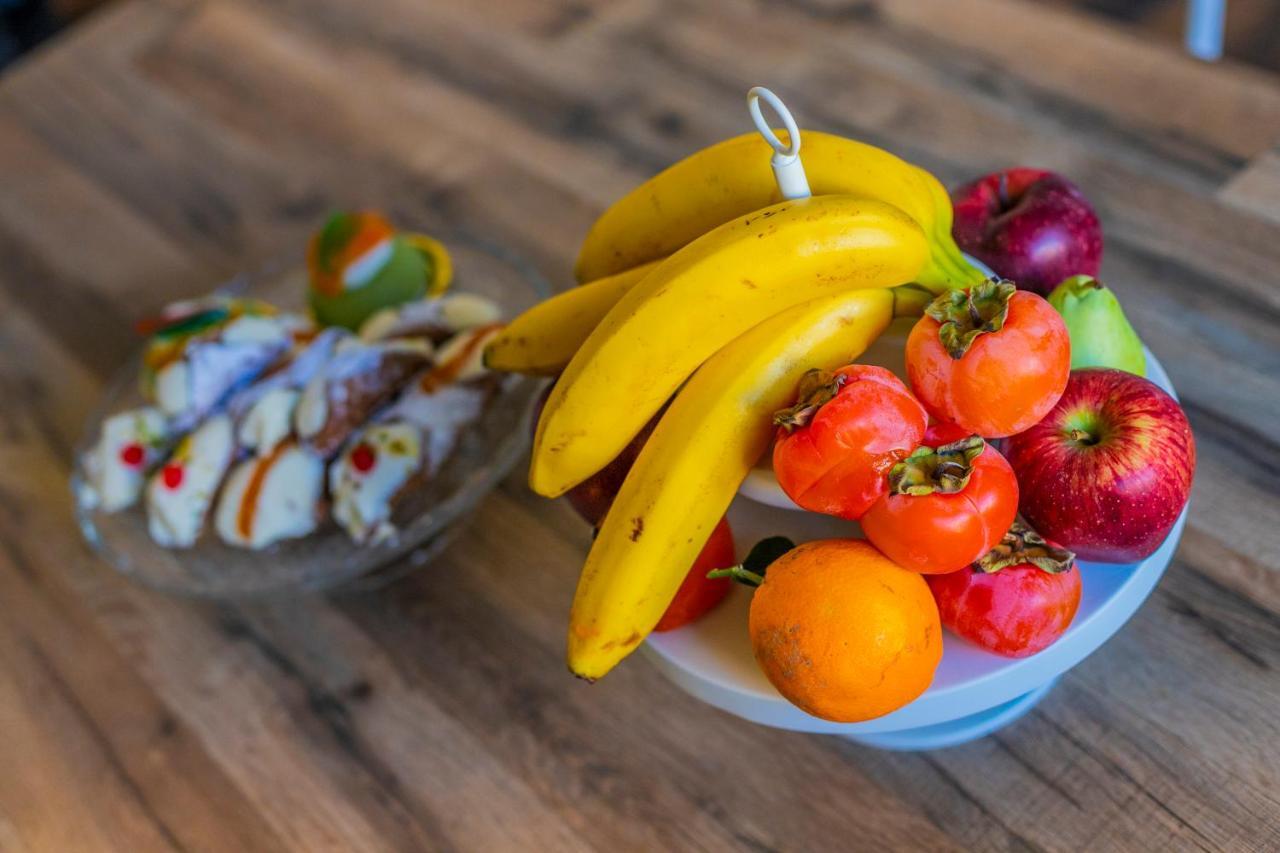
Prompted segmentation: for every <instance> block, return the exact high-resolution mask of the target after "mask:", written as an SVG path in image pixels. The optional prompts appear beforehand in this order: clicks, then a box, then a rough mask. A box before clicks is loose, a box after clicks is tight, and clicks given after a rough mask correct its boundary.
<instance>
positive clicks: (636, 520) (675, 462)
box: [568, 286, 928, 679]
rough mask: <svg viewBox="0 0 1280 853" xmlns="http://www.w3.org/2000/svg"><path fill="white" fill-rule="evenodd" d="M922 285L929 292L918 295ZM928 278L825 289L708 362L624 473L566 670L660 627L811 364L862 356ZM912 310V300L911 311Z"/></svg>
mask: <svg viewBox="0 0 1280 853" xmlns="http://www.w3.org/2000/svg"><path fill="white" fill-rule="evenodd" d="M919 294H923V297H921V296H919ZM895 299H897V300H900V301H901V302H905V303H908V304H907V305H905V306H904V305H901V304H900V305H898V306H897V308H898V309H899V310H898V311H897V313H911V309H914V313H917V314H918V313H919V311H920V309H921V308H922V307H923V305H924V304H926V303H927V302H928V294H927V293H926V292H925V291H923V290H922V289H921V288H915V287H910V286H908V287H904V288H893V289H886V288H877V289H872V290H856V291H848V292H845V293H841V294H838V295H834V296H824V297H821V298H819V299H815V300H812V301H810V302H805V303H803V304H801V305H797V306H793V307H792V308H790V309H788V310H786V311H783V312H782V313H780V314H776V315H774V316H773V317H771V318H770V319H768V320H765V321H764V322H763V323H760V324H759V325H757V326H755V327H754V328H752V329H750V330H749V331H747V332H746V333H745V334H743V335H742V336H740V337H738V338H737V339H735V340H733V341H731V342H730V343H729V344H728V345H726V346H725V347H724V348H723V349H721V350H720V351H719V352H717V353H716V354H715V355H713V356H712V357H711V358H710V359H708V360H707V362H706V363H705V364H703V365H702V367H700V368H699V369H698V372H697V373H695V374H694V375H693V377H692V378H691V379H690V380H689V381H688V383H687V384H686V385H685V386H684V388H682V389H681V390H680V392H679V393H678V394H677V395H676V397H675V399H674V400H673V401H672V403H671V406H670V408H668V409H667V411H666V413H665V414H664V415H663V416H662V419H661V420H660V421H659V422H658V426H657V428H656V429H654V431H653V434H652V435H651V436H649V439H648V441H647V442H646V443H645V445H644V448H643V449H642V450H641V451H640V455H639V457H637V459H636V461H635V464H634V466H633V467H632V468H631V471H630V473H628V474H627V478H626V480H625V481H624V482H623V484H622V488H621V489H620V490H619V491H618V494H617V496H616V497H615V498H614V501H613V506H612V507H611V508H610V510H609V513H608V515H606V516H605V520H604V524H603V526H601V528H600V532H599V535H597V536H596V540H595V542H594V543H593V544H592V546H591V553H590V554H588V555H587V562H586V564H585V565H584V566H583V568H582V575H581V577H580V578H579V580H578V590H577V593H576V594H575V596H574V599H573V608H572V610H571V612H570V615H569V638H568V663H569V668H570V669H571V670H572V671H573V672H574V673H576V674H577V675H580V676H582V677H583V678H589V679H596V678H599V677H601V676H603V675H604V674H605V673H607V672H608V671H609V670H610V669H612V668H613V667H614V665H615V664H617V663H618V662H619V661H620V660H622V659H623V658H624V657H626V656H627V655H628V654H630V653H631V652H632V651H633V650H634V649H635V648H636V647H637V646H638V645H639V644H640V642H641V641H642V640H643V639H644V638H645V637H646V636H647V635H648V634H649V632H650V631H652V630H653V626H654V625H656V624H657V623H658V620H659V619H660V618H661V617H662V614H663V612H664V611H665V610H666V609H667V605H668V604H670V603H671V599H672V598H673V597H674V596H675V594H676V590H677V589H678V588H679V587H680V583H681V581H682V580H683V579H684V576H685V575H686V574H687V573H688V571H689V566H691V565H692V564H693V561H694V559H695V558H696V557H697V555H698V552H699V551H700V550H701V549H702V546H703V544H704V543H705V542H706V540H707V537H708V536H710V534H711V530H712V528H713V527H715V525H716V522H717V521H719V519H720V517H721V516H722V515H723V514H724V512H725V510H726V509H728V508H729V503H730V502H731V501H732V500H733V496H734V494H735V493H736V492H737V490H738V487H739V486H740V485H741V484H742V481H743V479H744V478H745V477H746V476H747V472H748V471H750V470H751V466H752V465H754V464H755V462H756V460H757V459H759V458H760V455H761V454H762V453H764V452H765V450H766V449H767V448H768V446H769V438H770V436H771V435H772V434H773V426H772V416H773V413H774V412H775V411H777V410H778V409H780V408H782V407H784V406H786V405H788V404H790V403H791V402H793V400H792V398H793V397H794V395H795V390H796V384H797V383H798V382H799V380H800V377H801V375H803V374H804V372H805V371H806V370H808V369H809V368H813V367H818V368H825V369H829V370H831V369H835V368H837V367H840V366H842V365H845V364H848V363H849V362H851V361H853V360H854V359H856V358H857V357H858V356H859V355H861V354H862V352H863V351H864V350H865V349H866V348H867V347H868V346H869V345H870V344H871V342H872V341H874V340H875V339H876V338H877V337H879V335H880V333H881V332H883V331H884V329H885V327H886V326H888V325H889V321H890V320H891V319H893V317H894V315H895ZM904 309H905V310H904Z"/></svg>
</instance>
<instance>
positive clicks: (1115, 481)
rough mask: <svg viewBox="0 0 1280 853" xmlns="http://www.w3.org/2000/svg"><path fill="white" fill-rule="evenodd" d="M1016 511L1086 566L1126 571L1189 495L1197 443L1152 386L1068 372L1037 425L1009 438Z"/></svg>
mask: <svg viewBox="0 0 1280 853" xmlns="http://www.w3.org/2000/svg"><path fill="white" fill-rule="evenodd" d="M1005 457H1006V458H1007V459H1008V460H1009V464H1010V465H1012V466H1013V470H1014V473H1015V474H1017V476H1018V489H1019V493H1020V500H1019V509H1020V510H1021V511H1022V514H1023V516H1024V517H1025V518H1026V519H1027V521H1028V522H1029V523H1030V524H1031V526H1032V527H1034V528H1035V529H1036V530H1037V531H1039V532H1040V534H1041V535H1043V536H1044V537H1045V538H1046V539H1049V540H1052V541H1053V542H1056V543H1057V544H1059V545H1061V546H1062V547H1064V548H1067V549H1069V550H1071V551H1075V552H1076V555H1077V556H1079V557H1080V558H1081V559H1083V560H1100V561H1103V562H1107V563H1132V562H1135V561H1137V560H1141V559H1143V558H1145V557H1148V556H1150V555H1151V553H1152V552H1153V551H1155V550H1156V549H1157V548H1159V547H1160V543H1161V542H1163V541H1164V540H1165V537H1166V536H1168V535H1169V530H1170V529H1171V528H1172V527H1173V523H1174V522H1175V521H1177V519H1178V515H1179V514H1180V513H1181V512H1182V508H1183V507H1184V506H1186V504H1187V497H1188V495H1189V494H1190V492H1191V478H1192V476H1193V475H1194V474H1195V469H1196V443H1195V439H1194V437H1193V436H1192V435H1191V425H1190V424H1188V423H1187V417H1186V415H1185V414H1183V412H1182V407H1181V406H1179V405H1178V403H1177V402H1176V401H1175V400H1174V399H1173V398H1172V397H1170V396H1169V395H1168V394H1166V393H1165V392H1164V391H1163V390H1161V389H1160V387H1159V386H1157V385H1156V384H1155V383H1153V382H1151V381H1149V380H1147V379H1143V378H1142V377H1141V376H1135V375H1134V374H1132V373H1126V372H1125V371H1123V370H1114V369H1111V368H1106V367H1091V368H1086V369H1084V370H1074V371H1072V372H1071V378H1070V380H1068V382H1067V390H1066V391H1065V392H1064V393H1063V395H1062V398H1061V399H1060V400H1058V404H1057V405H1056V406H1054V407H1053V410H1052V411H1050V412H1049V414H1048V415H1047V416H1046V417H1045V419H1044V420H1042V421H1041V422H1040V423H1038V424H1036V425H1035V426H1033V427H1032V428H1031V429H1029V430H1027V431H1026V432H1024V433H1020V434H1018V435H1015V436H1013V437H1012V438H1010V439H1008V444H1007V448H1006V450H1005Z"/></svg>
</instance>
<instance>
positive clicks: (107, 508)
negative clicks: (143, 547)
mask: <svg viewBox="0 0 1280 853" xmlns="http://www.w3.org/2000/svg"><path fill="white" fill-rule="evenodd" d="M168 440H169V425H168V422H167V421H166V420H165V417H164V415H163V414H161V412H160V410H159V409H156V408H153V407H151V406H147V407H144V408H141V409H134V410H132V411H128V412H121V413H120V414H117V415H112V416H111V417H109V418H107V419H106V420H105V421H103V422H102V433H101V435H99V437H98V443H97V444H95V445H94V446H93V447H92V448H91V449H90V450H89V451H88V453H86V454H85V456H84V460H83V464H84V471H85V475H86V478H87V482H86V484H85V485H86V489H85V491H84V492H83V493H82V494H81V499H82V500H83V501H84V502H85V504H86V505H87V506H91V507H98V508H100V509H102V511H103V512H118V511H120V510H122V509H126V508H128V507H130V506H132V505H133V504H134V502H135V501H137V499H138V496H139V495H140V494H141V493H142V487H143V484H144V483H145V482H146V476H147V472H149V471H150V470H151V469H152V468H153V467H154V466H155V464H156V462H158V461H159V460H160V457H161V454H162V453H163V451H164V448H165V445H166V444H167V443H168ZM131 445H136V446H137V447H138V448H139V449H140V450H141V452H142V457H141V459H139V460H138V462H137V464H133V465H130V464H127V463H126V462H125V461H124V459H123V458H122V454H123V453H124V451H125V448H127V447H129V446H131Z"/></svg>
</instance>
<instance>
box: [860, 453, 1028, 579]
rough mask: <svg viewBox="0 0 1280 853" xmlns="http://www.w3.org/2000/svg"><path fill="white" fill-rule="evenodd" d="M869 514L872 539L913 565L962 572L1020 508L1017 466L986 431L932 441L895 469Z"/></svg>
mask: <svg viewBox="0 0 1280 853" xmlns="http://www.w3.org/2000/svg"><path fill="white" fill-rule="evenodd" d="M888 482H889V489H888V491H887V493H886V494H885V495H884V496H883V497H881V498H880V499H879V500H877V501H876V502H875V504H873V505H872V507H871V509H869V510H868V511H867V514H866V515H864V516H863V517H862V532H863V533H865V534H866V536H867V538H868V539H870V540H871V543H872V544H873V545H875V546H876V547H877V548H879V549H880V550H881V551H883V552H884V553H885V555H886V556H887V557H888V558H889V559H891V560H893V561H894V562H895V563H897V564H898V565H900V566H902V567H903V568H905V569H910V570H911V571H913V572H920V573H921V574H945V573H947V572H954V571H957V570H959V569H962V568H964V567H965V566H967V565H969V564H970V563H972V562H973V561H974V560H977V559H978V558H979V557H981V556H982V555H984V554H986V553H987V552H988V551H990V550H991V549H992V548H994V547H995V546H996V544H997V543H998V542H999V541H1000V538H1001V537H1002V536H1004V534H1005V531H1007V530H1008V529H1009V525H1010V524H1012V523H1013V520H1014V518H1015V517H1016V516H1017V514H1018V481H1017V479H1016V478H1015V477H1014V474H1013V469H1012V468H1011V467H1009V463H1008V462H1007V461H1005V458H1004V457H1003V456H1001V455H1000V453H999V451H997V450H996V449H995V448H994V447H992V446H991V445H990V444H988V443H987V442H985V441H983V439H982V438H981V437H980V436H976V435H974V436H970V437H969V438H966V439H961V440H960V441H956V442H952V443H951V444H944V445H943V446H941V447H938V448H933V447H929V446H928V445H924V446H921V447H918V448H916V450H915V451H913V452H912V454H911V455H910V456H908V457H907V458H906V459H904V460H903V461H901V462H899V463H897V464H896V465H894V466H893V468H892V469H891V470H890V471H889V477H888Z"/></svg>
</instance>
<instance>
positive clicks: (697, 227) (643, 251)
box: [486, 130, 982, 376]
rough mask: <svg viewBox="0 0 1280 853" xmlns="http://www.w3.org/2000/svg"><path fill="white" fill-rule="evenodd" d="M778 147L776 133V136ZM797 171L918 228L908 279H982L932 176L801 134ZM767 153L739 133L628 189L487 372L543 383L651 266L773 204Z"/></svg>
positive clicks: (830, 138)
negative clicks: (919, 261)
mask: <svg viewBox="0 0 1280 853" xmlns="http://www.w3.org/2000/svg"><path fill="white" fill-rule="evenodd" d="M778 135H779V136H780V137H781V138H782V139H784V140H785V139H786V138H787V134H786V131H778ZM802 137H803V139H804V165H805V173H806V174H807V175H808V178H809V182H810V186H811V188H812V190H813V193H814V194H815V195H827V194H846V195H854V196H860V197H862V198H865V199H874V200H878V201H883V202H887V203H888V204H892V205H894V206H895V207H897V208H899V209H901V210H902V211H903V212H904V213H906V214H907V215H908V216H910V217H911V218H912V219H914V220H915V221H916V222H917V223H918V224H919V225H920V227H921V228H922V229H923V231H924V234H925V238H926V240H928V242H929V260H928V262H927V263H926V264H925V266H924V268H923V269H921V270H920V272H919V274H918V276H917V281H918V282H919V283H920V284H923V285H924V286H926V287H928V288H930V289H931V290H934V291H940V290H942V289H944V288H948V287H967V286H969V285H971V284H976V283H977V282H978V281H981V280H982V273H980V272H979V271H978V270H976V269H975V268H974V267H972V266H971V265H970V264H969V263H968V262H967V261H966V260H965V259H964V257H963V255H962V254H961V253H960V250H959V248H958V247H957V246H956V244H955V241H954V240H952V239H951V200H950V198H949V197H948V196H947V191H946V189H945V188H944V187H943V186H942V184H941V183H939V182H938V179H937V178H935V177H933V175H931V174H929V173H928V172H926V171H924V170H923V169H919V168H917V167H916V166H913V165H911V164H910V163H908V162H906V161H905V160H902V159H899V158H898V157H896V156H894V155H893V154H890V153H889V152H888V151H884V150H883V149H880V148H876V147H875V146H873V145H867V144H866V143H863V142H858V141H856V140H852V139H846V138H844V137H841V136H834V135H832V134H829V133H820V132H818V131H812V130H806V131H803V132H802ZM769 154H770V148H769V146H768V145H767V144H766V143H765V142H764V141H763V140H762V139H761V138H760V136H759V135H758V134H754V133H751V134H744V135H742V136H737V137H734V138H732V139H727V140H725V141H724V142H720V143H718V144H716V145H712V146H711V147H709V148H705V149H703V150H702V151H699V152H697V153H695V154H693V155H692V156H690V157H687V158H685V159H684V160H681V161H680V162H678V163H676V164H675V165H673V166H671V167H669V168H668V169H666V170H665V171H663V172H661V173H659V174H658V175H656V176H654V177H653V178H651V179H650V180H648V181H645V182H644V183H643V184H641V185H640V186H638V187H636V189H634V190H632V191H631V192H630V193H628V194H627V195H626V196H624V197H623V198H622V199H620V200H619V201H618V202H617V203H615V204H614V205H613V206H612V207H610V208H609V209H608V210H607V211H605V213H604V215H602V216H601V217H600V218H599V219H598V220H597V221H596V223H595V225H593V226H592V228H591V231H590V232H589V233H588V234H587V238H586V240H585V241H584V242H583V245H582V250H581V252H580V253H579V255H578V263H577V267H576V270H575V272H576V275H577V278H578V281H579V282H586V283H585V284H582V285H581V287H578V288H574V289H571V290H567V291H565V292H563V293H561V294H559V295H557V296H555V297H553V298H551V299H549V300H547V301H546V302H543V303H541V304H540V305H538V306H537V307H535V308H534V309H532V310H530V311H528V312H526V313H525V314H522V315H521V316H520V317H517V318H516V319H515V321H514V322H513V323H511V325H510V326H509V327H508V328H507V329H506V330H505V332H504V334H502V335H501V336H499V337H498V339H497V340H495V341H494V343H493V344H492V346H490V348H489V350H488V353H487V356H486V357H487V359H488V364H489V366H490V367H492V368H493V369H495V370H503V371H509V372H513V373H528V374H534V375H540V376H552V375H555V374H557V373H559V372H560V371H561V370H563V369H564V367H565V365H566V364H568V363H569V359H570V358H571V357H572V356H573V354H574V353H575V352H576V351H577V350H578V348H579V347H580V346H581V345H582V342H583V341H585V340H586V338H587V335H588V334H590V332H591V330H592V329H594V328H595V327H596V325H597V324H598V323H599V322H600V321H601V320H602V319H603V318H604V316H605V314H607V313H608V312H609V309H610V308H612V307H613V305H614V304H615V303H616V302H617V301H618V299H619V298H620V297H621V296H622V295H623V294H624V293H626V292H627V291H628V290H629V289H630V288H631V287H632V286H634V285H635V284H636V283H637V282H639V281H640V280H641V279H642V278H643V277H644V276H645V275H646V274H647V273H648V272H649V271H650V270H651V269H652V268H653V264H654V263H655V262H656V261H659V260H661V259H663V258H665V257H667V256H668V255H670V254H671V253H672V252H674V251H676V250H677V249H680V248H682V247H684V246H686V245H688V244H689V243H691V242H693V241H694V240H695V239H697V238H698V237H700V236H702V235H703V234H705V233H706V232H708V231H710V230H712V229H713V228H716V227H717V226H719V225H722V224H724V223H726V222H729V221H730V220H732V219H735V218H737V217H739V216H746V215H748V214H750V213H753V212H754V211H757V210H760V209H761V208H764V207H768V206H769V205H772V204H776V203H777V202H778V201H779V200H780V196H779V192H778V185H777V181H776V180H775V178H774V175H773V172H772V170H771V169H770V167H769Z"/></svg>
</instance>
